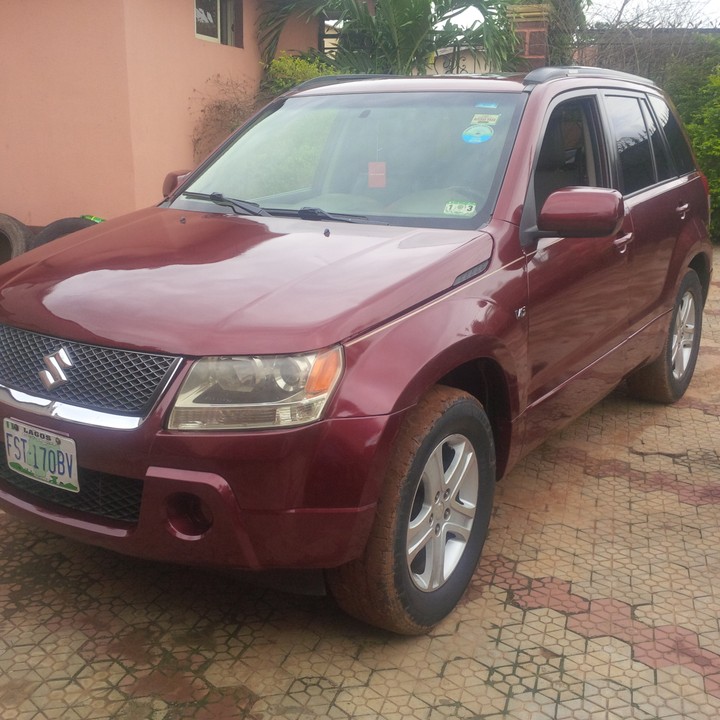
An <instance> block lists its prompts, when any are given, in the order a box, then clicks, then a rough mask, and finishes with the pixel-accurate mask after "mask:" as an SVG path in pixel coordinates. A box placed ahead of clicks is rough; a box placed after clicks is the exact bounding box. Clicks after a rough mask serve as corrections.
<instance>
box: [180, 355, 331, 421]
mask: <svg viewBox="0 0 720 720" xmlns="http://www.w3.org/2000/svg"><path fill="white" fill-rule="evenodd" d="M342 368H343V355H342V350H341V349H340V347H335V348H332V349H331V350H326V351H324V352H316V353H307V354H303V355H264V356H251V357H208V358H203V359H202V360H198V361H197V362H196V363H195V364H194V365H193V366H192V368H191V369H190V372H189V373H188V375H187V377H186V378H185V382H184V383H183V385H182V388H180V392H179V393H178V396H177V398H176V400H175V406H174V407H173V409H172V412H171V413H170V419H169V421H168V429H170V430H232V429H236V430H239V429H243V428H273V427H292V426H293V425H305V424H306V423H310V422H313V421H315V420H317V419H318V418H319V417H320V415H321V414H322V411H323V409H324V407H325V403H326V402H327V400H328V398H329V397H330V394H331V393H332V391H333V389H334V388H335V385H337V382H338V380H339V378H340V375H341V373H342Z"/></svg>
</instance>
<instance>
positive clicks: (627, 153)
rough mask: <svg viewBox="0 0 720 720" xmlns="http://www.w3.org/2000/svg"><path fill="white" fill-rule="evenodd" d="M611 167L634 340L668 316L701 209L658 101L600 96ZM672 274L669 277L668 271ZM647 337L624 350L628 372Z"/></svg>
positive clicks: (681, 142)
mask: <svg viewBox="0 0 720 720" xmlns="http://www.w3.org/2000/svg"><path fill="white" fill-rule="evenodd" d="M604 104H605V109H606V112H607V117H608V126H609V127H610V128H611V132H612V134H613V136H612V142H613V144H614V146H615V150H616V156H617V165H616V177H615V181H614V184H615V185H616V187H617V188H618V189H619V190H620V191H621V192H622V194H623V197H624V200H625V207H626V211H627V213H628V217H627V220H626V232H628V233H632V241H631V242H630V244H629V246H628V248H629V252H628V262H629V271H630V272H629V282H630V286H629V291H630V293H629V307H630V316H629V323H630V331H631V333H635V332H638V331H640V330H641V329H643V328H644V327H646V326H647V325H648V324H649V323H651V322H652V321H653V320H656V319H658V317H659V316H661V315H662V314H663V313H664V312H666V311H668V310H669V309H670V307H671V305H672V301H673V300H674V297H675V284H676V282H677V279H678V278H677V271H678V269H679V265H678V258H676V259H675V262H673V255H675V254H676V253H677V252H678V249H679V244H680V243H681V238H682V236H683V233H685V232H688V231H689V232H690V233H691V234H693V235H695V234H696V232H697V231H696V229H695V228H694V225H693V224H694V223H695V222H697V221H699V219H700V217H701V215H702V212H703V211H704V207H703V203H704V202H705V196H704V190H703V186H702V180H701V178H700V176H699V175H698V173H697V172H696V171H695V165H694V160H693V158H692V153H691V152H690V149H689V147H688V146H687V141H686V140H685V138H684V135H683V133H682V130H681V129H680V126H679V124H678V122H677V120H676V119H675V117H674V116H673V114H672V112H671V110H670V108H669V107H668V105H667V104H666V103H665V101H664V100H663V99H662V98H660V97H659V96H655V95H646V94H644V93H632V92H607V93H606V94H605V97H604ZM671 269H674V272H671ZM655 335H657V336H658V337H664V334H663V333H655V332H651V333H650V334H649V335H648V336H647V338H646V339H643V340H642V341H639V342H638V343H634V344H632V345H631V346H629V348H628V350H629V353H630V357H629V358H628V361H629V364H630V366H631V367H634V366H635V365H637V364H639V363H640V362H642V361H644V360H645V359H647V358H648V356H649V354H652V353H653V352H654V351H655V350H656V348H655V346H654V345H655V344H654V342H650V340H651V339H652V338H653V337H654V336H655Z"/></svg>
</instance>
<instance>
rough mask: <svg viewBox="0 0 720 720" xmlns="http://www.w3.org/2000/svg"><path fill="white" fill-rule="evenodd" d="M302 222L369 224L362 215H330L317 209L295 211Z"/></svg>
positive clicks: (309, 208)
mask: <svg viewBox="0 0 720 720" xmlns="http://www.w3.org/2000/svg"><path fill="white" fill-rule="evenodd" d="M297 215H298V217H299V218H301V219H302V220H337V221H338V222H348V223H369V222H370V220H369V219H368V218H366V217H365V216H364V215H351V214H348V213H331V212H327V211H326V210H323V209H322V208H317V207H302V208H300V209H299V210H298V211H297ZM384 224H386V223H384Z"/></svg>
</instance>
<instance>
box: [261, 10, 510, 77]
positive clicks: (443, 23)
mask: <svg viewBox="0 0 720 720" xmlns="http://www.w3.org/2000/svg"><path fill="white" fill-rule="evenodd" d="M505 5H506V3H505V2H504V0H481V1H480V2H473V3H468V2H462V0H374V1H364V0H290V1H289V2H288V1H287V0H286V1H283V0H267V1H266V2H265V9H264V10H263V12H262V14H261V18H260V31H261V43H262V44H263V46H264V47H265V50H266V54H265V57H266V59H267V60H270V59H271V58H272V57H273V55H274V53H275V49H276V47H277V41H278V38H279V36H280V32H281V31H282V28H283V26H284V24H285V22H286V20H287V19H288V18H289V17H290V16H291V15H295V16H299V17H305V18H307V19H310V18H311V17H317V16H322V17H325V18H327V17H330V18H333V19H334V20H336V21H337V27H338V29H339V38H338V47H337V48H336V49H335V50H334V52H333V54H332V56H330V57H327V56H326V57H323V60H324V61H325V62H328V63H330V64H332V65H333V66H334V67H335V68H336V69H337V70H338V72H362V73H389V74H397V75H407V74H410V73H418V74H425V73H426V72H427V68H428V64H429V62H430V59H431V58H432V57H433V55H434V53H436V52H437V51H438V50H440V49H441V48H447V47H454V48H460V47H467V48H469V49H470V50H471V52H476V51H477V49H478V48H480V49H481V51H482V55H483V56H484V58H485V61H486V62H487V64H488V65H489V66H490V68H491V69H494V70H499V69H501V68H502V67H503V66H504V65H505V64H506V63H507V61H508V60H509V58H511V57H512V56H513V54H514V51H515V49H516V39H515V34H514V32H513V30H512V26H511V25H510V22H509V21H508V18H507V15H506V14H505ZM469 8H475V9H477V10H478V11H479V12H480V14H481V15H482V18H483V20H482V22H480V21H476V22H474V23H473V24H472V25H470V26H469V27H461V26H459V25H458V24H457V22H456V20H457V17H458V16H459V15H460V14H461V13H462V12H464V11H465V10H467V9H469Z"/></svg>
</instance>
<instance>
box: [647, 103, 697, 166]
mask: <svg viewBox="0 0 720 720" xmlns="http://www.w3.org/2000/svg"><path fill="white" fill-rule="evenodd" d="M650 104H651V105H652V107H653V110H654V111H655V115H656V116H657V119H658V122H659V123H660V127H661V128H662V130H663V132H664V133H665V137H666V138H667V141H668V145H669V146H670V152H671V153H672V157H673V160H674V162H675V167H676V169H677V173H678V175H685V174H686V173H689V172H693V171H694V170H695V161H694V160H693V156H692V151H691V150H690V146H689V145H688V142H687V139H686V137H685V134H684V133H683V131H682V128H681V127H680V123H679V122H678V121H677V118H676V117H675V115H674V114H673V112H672V110H670V108H669V107H668V105H667V103H666V102H665V101H664V100H663V99H662V98H659V97H655V96H650Z"/></svg>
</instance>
